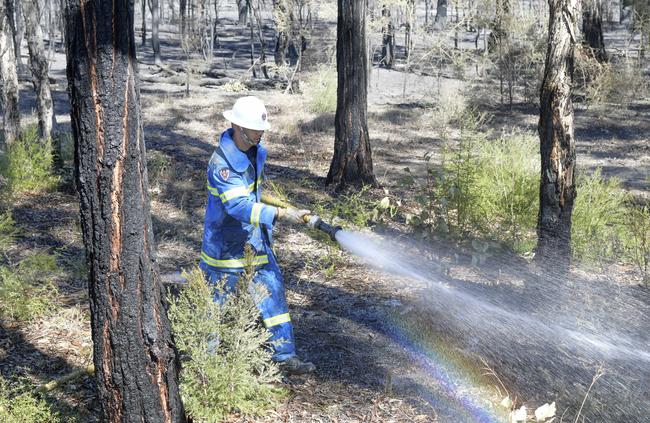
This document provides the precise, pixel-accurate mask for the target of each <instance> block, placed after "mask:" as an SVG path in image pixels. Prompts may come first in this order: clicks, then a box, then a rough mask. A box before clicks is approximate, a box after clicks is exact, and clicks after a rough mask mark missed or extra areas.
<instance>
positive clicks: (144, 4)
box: [141, 0, 147, 47]
mask: <svg viewBox="0 0 650 423" xmlns="http://www.w3.org/2000/svg"><path fill="white" fill-rule="evenodd" d="M141 6H142V9H141V10H142V47H144V46H146V45H147V0H142V5H141Z"/></svg>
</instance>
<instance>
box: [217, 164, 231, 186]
mask: <svg viewBox="0 0 650 423" xmlns="http://www.w3.org/2000/svg"><path fill="white" fill-rule="evenodd" d="M219 177H220V178H221V180H223V181H224V182H226V181H227V180H228V178H230V169H228V168H227V167H224V168H223V169H219Z"/></svg>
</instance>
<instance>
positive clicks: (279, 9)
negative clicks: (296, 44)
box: [273, 0, 294, 66]
mask: <svg viewBox="0 0 650 423" xmlns="http://www.w3.org/2000/svg"><path fill="white" fill-rule="evenodd" d="M286 6H287V5H286V3H285V2H284V1H283V0H274V1H273V14H274V17H275V26H276V32H277V34H276V36H275V52H274V61H275V64H276V65H277V66H282V65H285V64H286V61H285V57H286V55H287V47H288V46H289V41H290V37H291V32H292V29H293V25H294V16H293V10H287V7H286Z"/></svg>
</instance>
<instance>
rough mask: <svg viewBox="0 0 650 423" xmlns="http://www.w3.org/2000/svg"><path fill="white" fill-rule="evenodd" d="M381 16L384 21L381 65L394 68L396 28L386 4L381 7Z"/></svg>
mask: <svg viewBox="0 0 650 423" xmlns="http://www.w3.org/2000/svg"><path fill="white" fill-rule="evenodd" d="M381 16H382V19H383V21H384V25H383V26H382V31H381V32H382V40H381V61H380V62H379V63H380V64H381V65H383V66H386V67H387V68H392V67H393V64H395V29H394V27H393V18H392V17H391V15H390V8H389V7H388V6H386V5H384V6H383V7H382V9H381Z"/></svg>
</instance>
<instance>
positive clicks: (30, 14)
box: [22, 0, 54, 140]
mask: <svg viewBox="0 0 650 423" xmlns="http://www.w3.org/2000/svg"><path fill="white" fill-rule="evenodd" d="M22 6H23V7H22V9H23V14H24V15H25V34H26V35H27V47H28V48H29V65H30V68H31V70H32V79H33V83H34V90H35V91H36V104H37V109H38V129H39V135H40V137H41V139H42V140H47V139H49V138H50V137H51V134H52V125H53V124H54V107H53V104H52V93H51V92H50V79H49V75H48V68H49V66H48V62H47V57H46V56H45V47H44V46H43V32H42V31H41V25H40V23H39V22H40V21H41V11H40V8H39V5H38V0H22Z"/></svg>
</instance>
